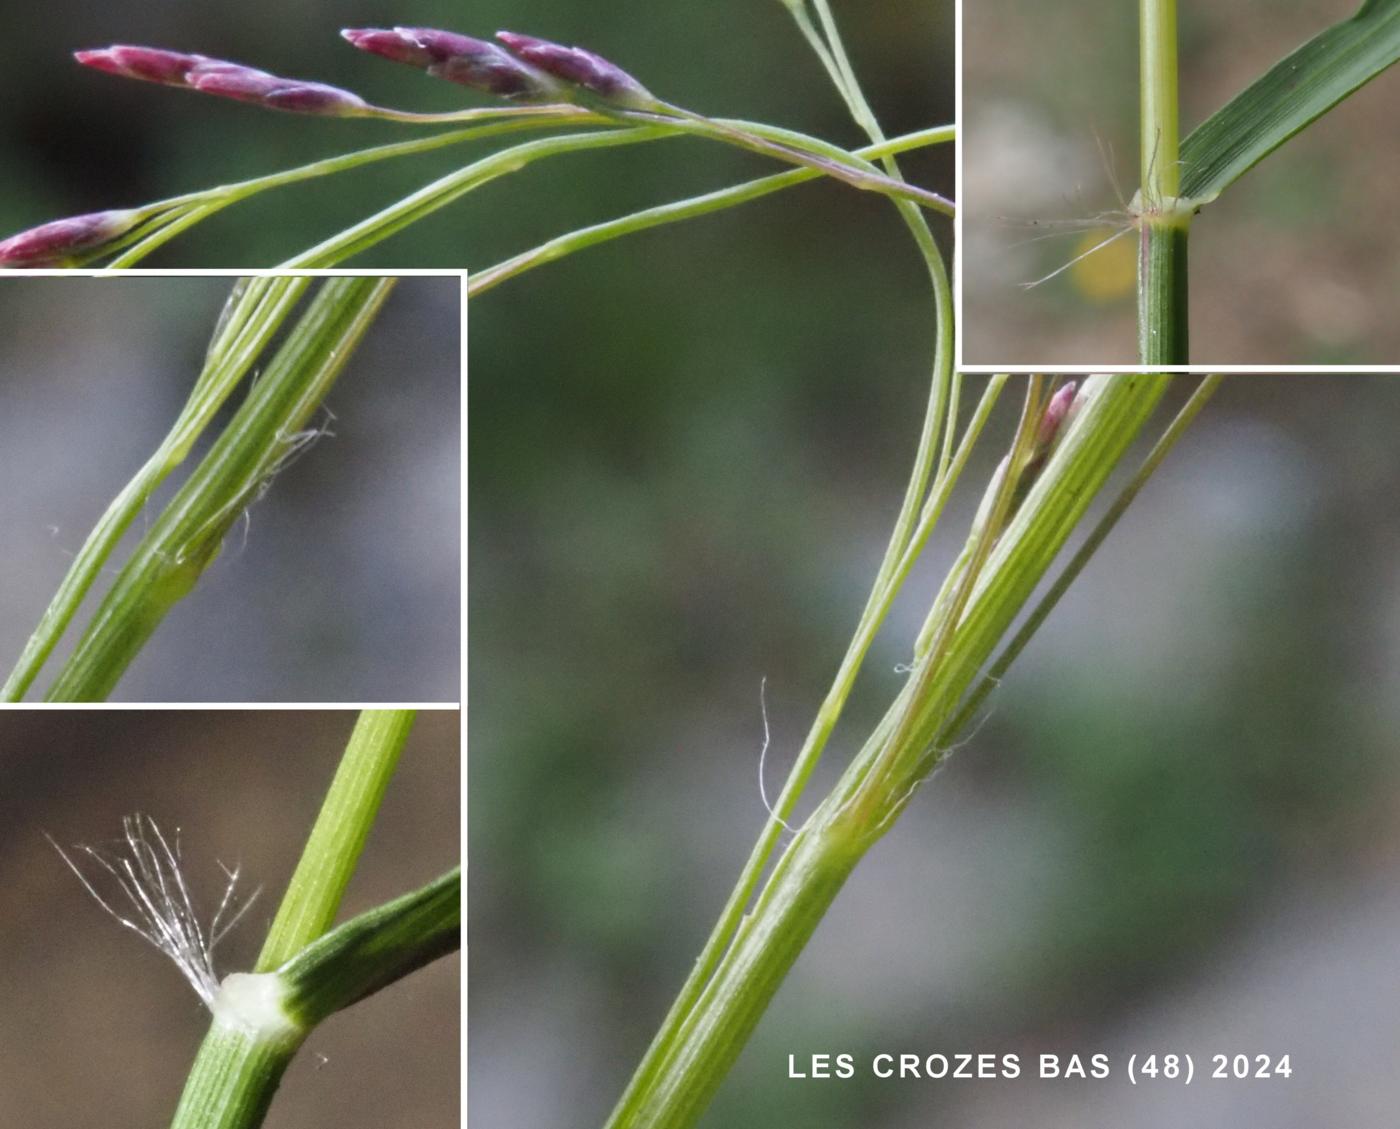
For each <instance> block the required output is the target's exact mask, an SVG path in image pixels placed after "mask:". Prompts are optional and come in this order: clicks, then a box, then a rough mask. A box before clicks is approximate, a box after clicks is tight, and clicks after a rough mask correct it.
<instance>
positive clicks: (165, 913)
mask: <svg viewBox="0 0 1400 1129" xmlns="http://www.w3.org/2000/svg"><path fill="white" fill-rule="evenodd" d="M122 832H123V837H122V840H121V841H120V843H119V845H118V846H116V848H115V849H114V850H112V851H111V852H110V853H103V852H101V851H98V850H95V849H94V848H92V847H89V846H87V845H86V844H78V845H77V846H76V847H75V848H74V850H75V851H77V852H79V853H80V855H82V856H85V857H86V859H87V860H88V861H90V862H91V863H93V864H95V866H96V867H97V868H98V871H100V873H101V874H105V875H106V876H107V878H110V879H112V880H114V881H115V883H116V888H117V890H118V891H120V895H121V896H120V897H115V896H114V897H113V898H112V899H111V900H108V898H105V897H103V896H102V894H100V893H98V891H97V887H96V886H95V885H94V884H93V882H92V881H91V880H89V878H88V876H87V875H85V874H84V873H83V871H82V870H81V869H80V868H79V866H78V864H77V863H75V862H74V861H73V860H72V859H71V858H70V857H69V856H68V854H67V852H65V851H64V849H63V848H62V847H60V846H59V845H58V844H57V843H55V842H54V840H53V838H52V836H50V835H48V834H47V833H45V836H44V837H45V838H46V839H48V841H49V842H50V843H51V844H53V848H54V850H56V851H57V852H58V853H59V856H60V857H61V858H62V859H63V861H64V862H65V863H67V864H68V868H69V869H70V870H71V871H72V872H73V873H74V874H75V875H77V877H78V881H79V882H81V883H82V884H83V887H84V889H86V890H87V892H88V893H89V894H91V895H92V897H93V900H95V901H96V902H97V904H98V905H100V906H101V907H102V908H103V909H104V910H106V911H107V913H109V914H110V915H111V916H112V917H114V918H115V919H116V920H117V921H119V922H120V923H121V924H122V925H124V926H126V927H127V928H128V929H130V930H131V931H132V932H134V933H136V934H138V935H139V936H141V937H142V938H144V939H145V940H146V941H147V942H148V943H149V944H151V945H154V946H155V947H156V948H157V949H159V950H160V951H161V952H163V953H164V954H165V955H166V956H167V957H169V958H170V959H171V960H172V961H174V963H175V967H176V968H178V969H179V970H180V975H182V976H183V977H184V978H185V980H186V981H188V982H189V985H190V987H191V988H193V989H194V990H195V992H196V993H198V995H199V998H200V999H201V1000H203V1001H204V1005H205V1006H206V1007H208V1008H211V1009H212V1008H213V1005H214V998H215V996H216V995H217V994H218V991H219V978H218V976H217V975H216V974H215V972H214V949H215V947H216V946H217V945H218V944H219V942H220V941H221V940H222V939H223V938H224V937H226V936H227V935H228V932H229V930H230V929H232V928H233V927H234V926H235V925H237V924H238V921H239V919H240V918H242V916H243V915H244V914H245V913H247V911H248V909H249V907H250V906H252V904H253V901H254V899H255V898H256V897H257V891H256V890H255V891H254V892H253V894H252V895H251V896H250V897H249V898H247V899H246V900H245V901H243V902H242V904H241V905H240V904H239V903H238V900H237V898H236V896H235V895H236V888H237V886H238V873H239V872H238V868H237V867H235V868H234V869H233V870H229V869H228V867H226V866H224V865H223V864H222V863H220V864H219V868H220V869H221V870H222V871H223V872H224V878H225V880H226V881H225V885H224V893H223V897H222V898H220V899H219V908H218V909H216V910H215V911H214V915H213V917H212V918H210V920H209V924H208V925H207V926H206V925H202V924H201V923H200V920H199V915H198V914H197V913H196V912H195V907H194V902H193V900H192V899H191V897H190V891H189V887H188V886H187V885H186V883H185V877H184V874H183V873H182V872H181V869H180V831H179V828H176V830H175V844H174V846H173V847H172V846H171V845H170V842H169V841H168V840H167V839H166V837H165V836H164V835H163V834H162V833H161V830H160V828H159V827H157V826H156V822H155V820H153V819H152V818H151V817H150V816H148V815H140V814H137V815H129V816H126V817H125V818H123V819H122ZM98 880H99V881H105V879H102V878H101V877H99V879H98ZM113 901H115V902H116V903H117V905H116V906H114V905H113V904H112V902H113Z"/></svg>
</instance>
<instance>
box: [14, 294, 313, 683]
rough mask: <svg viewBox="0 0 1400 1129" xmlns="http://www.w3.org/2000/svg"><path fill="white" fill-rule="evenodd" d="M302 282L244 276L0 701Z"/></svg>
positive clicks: (71, 609) (63, 624) (39, 658)
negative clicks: (184, 390) (159, 432)
mask: <svg viewBox="0 0 1400 1129" xmlns="http://www.w3.org/2000/svg"><path fill="white" fill-rule="evenodd" d="M307 285H308V280H307V279H301V278H278V279H251V280H245V283H240V288H236V289H238V291H239V293H238V297H237V299H236V301H234V304H233V306H232V307H231V308H226V314H227V316H228V320H227V321H226V322H225V323H224V324H222V325H221V326H220V328H219V330H218V331H216V333H215V335H214V339H213V341H211V343H210V347H209V352H208V356H207V358H206V361H205V365H204V369H203V371H202V372H201V373H200V376H199V378H198V380H196V382H195V386H194V389H193V390H192V391H191V393H190V398H189V400H188V401H187V402H186V404H185V406H184V408H183V409H182V410H181V412H180V415H179V416H178V417H177V418H176V420H175V423H174V425H173V426H172V427H171V429H170V432H169V433H168V434H167V435H166V437H165V439H164V440H163V441H162V442H161V444H160V446H159V447H157V448H156V450H155V453H154V454H153V455H152V456H151V457H150V458H149V459H148V460H147V461H146V463H145V465H144V466H143V467H142V468H141V469H140V470H139V471H137V472H136V475H135V477H134V478H132V480H131V481H130V482H128V483H127V484H126V486H125V487H123V488H122V491H121V493H120V494H118V495H117V496H116V497H115V498H114V499H113V500H112V502H111V504H110V505H109V506H108V507H107V510H106V512H105V513H104V514H103V515H102V517H101V518H99V519H98V522H97V525H96V526H95V527H94V528H93V531H92V532H91V533H90V534H88V537H87V540H86V541H84V542H83V546H82V548H81V549H79V550H78V555H77V556H76V557H74V558H73V563H72V565H70V566H69V569H68V572H67V574H66V575H65V576H64V578H63V581H62V583H61V584H60V585H59V587H58V591H57V592H56V593H55V594H54V597H53V599H52V600H51V601H50V603H49V606H48V607H47V608H46V609H45V611H44V615H43V617H42V618H41V619H40V621H39V625H38V626H37V627H36V628H35V629H34V633H33V634H32V635H31V636H30V637H29V641H28V642H27V643H26V644H25V647H24V651H23V653H22V654H21V655H20V657H19V661H18V662H17V663H16V664H15V668H14V670H13V671H11V672H10V676H9V678H8V679H6V681H5V685H4V688H3V691H0V696H3V699H4V700H5V701H7V702H17V701H19V700H21V699H22V698H23V697H24V694H25V692H26V691H27V690H28V689H29V687H30V686H31V685H32V684H33V682H34V679H35V678H36V677H37V676H38V674H39V671H40V670H41V669H42V668H43V665H44V663H45V662H46V661H47V660H48V658H49V655H50V654H52V652H53V649H54V647H55V646H56V645H57V643H58V641H59V639H60V638H61V637H62V636H63V633H64V632H65V631H66V630H67V629H68V625H69V624H70V623H71V622H72V620H73V617H74V615H75V614H76V613H77V610H78V607H79V605H81V604H82V602H83V599H84V598H85V597H86V596H87V594H88V592H89V591H90V590H91V588H92V585H93V584H94V582H95V581H96V580H97V577H98V576H99V575H100V573H101V571H102V568H103V566H104V565H105V564H106V563H107V561H108V559H109V558H110V557H111V555H112V552H113V550H114V549H115V548H116V545H117V542H118V541H120V540H121V537H122V535H123V534H124V533H125V532H126V530H127V529H128V528H129V527H130V525H131V523H132V521H133V520H134V519H135V518H136V516H137V515H138V514H139V513H141V511H142V509H143V508H144V507H145V505H146V501H147V499H149V498H150V496H151V494H152V493H153V492H154V491H155V489H156V487H157V486H159V485H160V483H161V482H163V481H164V480H165V478H166V477H167V476H168V475H169V474H170V472H171V471H172V470H174V469H175V468H176V467H177V466H179V465H180V463H181V462H183V461H184V458H185V456H186V455H187V454H188V453H189V450H190V447H191V446H192V445H193V444H194V441H195V440H196V439H197V438H198V437H199V435H200V434H201V433H202V432H203V431H204V429H205V427H207V426H208V424H209V421H210V420H211V419H213V417H214V414H215V413H216V412H217V411H218V410H219V407H220V406H221V405H222V404H223V403H224V401H225V400H227V399H228V397H229V395H230V394H231V393H232V391H233V389H234V388H235V387H236V386H237V385H238V383H239V381H240V380H242V378H243V376H244V375H245V374H246V373H247V371H248V369H249V368H251V367H252V365H253V362H254V361H255V360H256V359H257V358H258V356H259V355H260V354H261V353H262V352H263V350H264V349H265V348H266V347H267V345H268V342H269V341H270V340H271V339H272V335H273V334H274V333H275V332H276V331H277V328H278V327H279V326H280V325H281V324H282V323H283V322H284V321H285V320H286V318H287V315H288V314H289V313H290V312H291V309H292V307H293V306H294V305H295V304H296V302H297V300H298V299H299V298H300V297H301V294H302V292H303V291H304V290H305V289H306V286H307Z"/></svg>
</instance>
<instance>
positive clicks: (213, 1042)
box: [170, 1020, 306, 1129]
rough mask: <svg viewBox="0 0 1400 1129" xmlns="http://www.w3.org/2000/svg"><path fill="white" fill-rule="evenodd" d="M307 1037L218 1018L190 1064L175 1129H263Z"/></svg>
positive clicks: (176, 1108) (174, 1121)
mask: <svg viewBox="0 0 1400 1129" xmlns="http://www.w3.org/2000/svg"><path fill="white" fill-rule="evenodd" d="M305 1037H306V1032H304V1031H287V1032H284V1033H281V1034H278V1035H273V1036H271V1037H268V1036H264V1035H262V1034H260V1033H259V1032H256V1031H250V1030H247V1029H244V1028H242V1027H239V1026H234V1025H229V1024H226V1023H221V1022H219V1021H218V1020H215V1022H214V1023H213V1024H212V1025H211V1026H210V1028H209V1033H208V1034H207V1035H205V1037H204V1042H202V1043H201V1044H200V1046H199V1053H198V1054H196V1055H195V1059H194V1062H193V1064H192V1065H191V1066H190V1073H189V1076H188V1078H187V1079H186V1082H185V1089H184V1091H183V1092H182V1093H181V1095H180V1104H179V1105H178V1106H176V1107H175V1116H174V1118H173V1119H172V1120H171V1123H170V1126H171V1129H257V1127H258V1126H259V1125H261V1124H262V1123H263V1118H264V1117H266V1116H267V1110H268V1107H269V1106H271V1105H272V1099H273V1096H274V1095H275V1094H276V1093H277V1087H278V1085H279V1084H280V1083H281V1081H282V1075H283V1073H284V1072H285V1071H286V1069H287V1064H288V1063H289V1062H291V1061H292V1056H293V1055H295V1054H296V1052H297V1048H298V1047H300V1046H301V1043H302V1040H303V1039H304V1038H305Z"/></svg>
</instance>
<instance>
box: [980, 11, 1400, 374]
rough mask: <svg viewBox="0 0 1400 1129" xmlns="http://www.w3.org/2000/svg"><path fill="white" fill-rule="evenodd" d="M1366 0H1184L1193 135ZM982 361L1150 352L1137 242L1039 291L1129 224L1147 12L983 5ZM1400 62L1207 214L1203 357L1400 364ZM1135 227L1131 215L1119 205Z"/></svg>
mask: <svg viewBox="0 0 1400 1129" xmlns="http://www.w3.org/2000/svg"><path fill="white" fill-rule="evenodd" d="M1359 6H1360V2H1359V0H1233V2H1232V3H1228V4H1209V3H1184V4H1182V5H1180V9H1179V21H1180V29H1179V30H1180V63H1181V129H1182V136H1183V137H1184V136H1185V135H1186V134H1187V133H1188V132H1189V131H1190V130H1192V129H1194V128H1195V127H1196V126H1197V125H1199V124H1200V123H1201V122H1202V121H1204V120H1205V119H1206V118H1207V117H1209V116H1210V115H1211V114H1212V113H1214V112H1215V111H1216V110H1217V109H1219V108H1220V107H1221V106H1223V105H1225V103H1226V102H1228V101H1229V100H1230V99H1231V98H1233V97H1234V96H1235V95H1236V94H1237V93H1239V92H1240V91H1241V90H1243V89H1244V88H1245V87H1247V86H1248V85H1249V84H1250V83H1251V82H1253V81H1254V79H1256V78H1257V77H1258V76H1259V75H1261V74H1263V73H1264V72H1265V71H1266V70H1268V68H1269V67H1271V66H1272V65H1273V64H1274V63H1275V62H1277V61H1278V60H1279V59H1281V58H1283V57H1284V56H1285V55H1287V54H1288V53H1290V52H1291V51H1293V50H1294V49H1295V48H1296V47H1298V46H1300V45H1301V44H1302V43H1304V42H1305V41H1306V40H1308V39H1309V38H1311V37H1312V36H1314V35H1316V34H1317V33H1318V32H1320V31H1322V30H1323V29H1324V28H1326V27H1328V26H1330V25H1331V24H1333V23H1335V22H1337V21H1338V20H1341V19H1345V18H1346V17H1348V16H1350V15H1351V14H1352V13H1354V12H1355V11H1356V9H1357V8H1358V7H1359ZM964 35H965V39H964V52H963V62H964V75H963V93H964V103H963V111H964V119H963V123H962V124H963V126H964V130H963V139H964V148H963V157H964V179H963V189H962V190H963V196H964V198H965V199H964V203H965V207H964V211H963V246H962V248H961V251H962V255H963V262H964V272H963V282H964V287H965V290H964V295H965V297H964V308H963V312H964V324H963V326H962V331H963V335H964V352H963V359H964V361H965V362H966V363H968V364H988V365H1008V366H1013V367H1014V366H1016V365H1024V366H1050V367H1053V366H1054V365H1056V364H1061V365H1071V364H1073V365H1108V364H1132V363H1133V361H1134V360H1135V359H1136V354H1135V342H1136V330H1135V327H1134V298H1133V287H1134V272H1135V269H1136V250H1137V246H1136V243H1137V237H1136V234H1135V233H1132V234H1129V235H1125V236H1124V237H1123V238H1121V239H1120V240H1118V242H1117V243H1115V244H1113V245H1112V246H1111V247H1110V248H1108V249H1106V250H1104V251H1100V252H1098V253H1097V254H1095V255H1093V256H1091V257H1090V258H1088V259H1086V260H1084V261H1083V262H1081V263H1080V264H1079V265H1078V266H1076V267H1074V268H1072V269H1070V270H1068V271H1065V272H1064V273H1063V274H1061V275H1059V276H1058V277H1056V278H1054V279H1052V280H1050V281H1048V282H1045V283H1043V284H1042V285H1040V286H1037V287H1035V288H1033V289H1029V290H1027V289H1025V288H1024V284H1026V283H1030V282H1032V281H1034V280H1036V279H1040V278H1042V277H1044V276H1046V275H1048V274H1049V273H1050V272H1052V271H1055V270H1056V269H1058V268H1060V267H1062V266H1064V265H1066V264H1067V263H1069V262H1070V261H1071V260H1072V259H1074V258H1075V257H1076V256H1077V255H1079V254H1080V253H1081V252H1083V251H1086V250H1088V248H1089V247H1091V246H1093V244H1094V243H1097V242H1098V241H1099V240H1101V239H1102V238H1104V237H1105V236H1106V235H1108V234H1110V233H1111V229H1110V228H1097V229H1094V230H1092V231H1090V232H1081V231H1078V230H1067V229H1065V228H1064V227H1062V226H1060V225H1061V224H1062V221H1067V220H1086V219H1089V218H1091V217H1094V216H1097V215H1098V214H1099V213H1102V212H1117V211H1120V210H1121V209H1124V208H1125V207H1126V202H1127V201H1128V200H1131V198H1132V196H1133V193H1134V192H1135V191H1136V190H1137V185H1138V181H1139V177H1138V140H1137V132H1138V101H1137V99H1138V81H1137V68H1138V46H1137V6H1136V5H1134V4H1127V3H1119V4H1104V3H1101V2H1099V0H1061V2H1060V3H1056V4H1033V3H1027V2H1026V0H980V2H978V3H975V4H968V5H967V6H966V22H965V27H964ZM1397 96H1400V72H1396V71H1395V70H1394V69H1392V70H1391V71H1388V72H1387V73H1385V74H1383V75H1381V76H1380V77H1379V78H1377V79H1376V80H1374V81H1373V82H1372V83H1371V84H1370V85H1368V86H1366V87H1364V88H1363V89H1362V90H1360V91H1358V92H1357V93H1356V94H1355V95H1354V96H1353V97H1352V98H1350V99H1349V100H1348V101H1346V102H1344V103H1343V104H1342V105H1340V106H1338V107H1336V108H1335V109H1334V110H1332V111H1331V112H1330V113H1328V114H1326V115H1325V116H1324V117H1322V118H1321V119H1319V120H1318V121H1317V122H1315V123H1314V124H1313V125H1311V126H1309V127H1308V128H1307V129H1306V130H1304V131H1303V132H1302V133H1301V134H1299V135H1298V136H1297V137H1294V138H1293V139H1292V140H1290V141H1289V142H1288V143H1287V144H1285V145H1284V146H1282V147H1281V148H1280V149H1278V150H1277V151H1275V152H1274V153H1273V154H1271V155H1270V156H1269V157H1268V158H1266V159H1265V160H1264V161H1263V162H1262V163H1261V164H1260V165H1259V166H1257V167H1256V168H1254V169H1252V170H1250V172H1248V173H1246V174H1245V176H1244V177H1242V178H1241V179H1240V180H1238V181H1236V182H1235V183H1234V184H1232V185H1231V186H1230V187H1229V189H1227V190H1226V192H1225V193H1224V195H1222V196H1221V198H1220V199H1219V200H1218V201H1216V202H1215V203H1213V204H1211V205H1209V206H1208V207H1207V208H1205V210H1204V211H1203V212H1202V213H1201V214H1200V215H1199V216H1198V217H1197V218H1196V220H1195V222H1194V223H1193V224H1192V237H1191V297H1192V302H1191V308H1192V319H1191V332H1192V360H1193V362H1196V363H1200V364H1241V365H1261V366H1271V365H1275V364H1340V365H1346V364H1363V363H1364V364H1389V363H1392V362H1395V361H1397V360H1400V324H1397V322H1396V319H1395V317H1394V316H1393V313H1392V311H1393V307H1394V304H1395V295H1396V293H1397V289H1400V222H1398V221H1397V218H1396V212H1395V207H1394V185H1395V183H1396V181H1397V179H1398V178H1400V148H1397V146H1396V145H1395V104H1396V99H1397ZM1112 218H1113V219H1114V220H1115V221H1116V219H1117V218H1118V217H1112Z"/></svg>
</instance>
